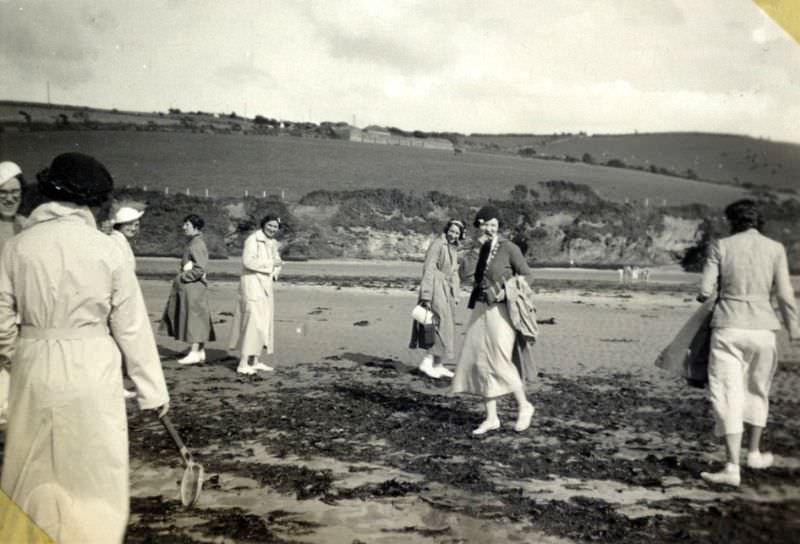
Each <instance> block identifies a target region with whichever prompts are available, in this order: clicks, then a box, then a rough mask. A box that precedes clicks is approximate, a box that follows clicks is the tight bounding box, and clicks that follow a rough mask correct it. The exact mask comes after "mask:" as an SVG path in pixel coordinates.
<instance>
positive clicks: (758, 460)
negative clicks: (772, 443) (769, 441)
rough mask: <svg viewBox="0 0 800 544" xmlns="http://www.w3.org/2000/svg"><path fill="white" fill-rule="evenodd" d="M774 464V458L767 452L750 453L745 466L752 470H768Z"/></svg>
mask: <svg viewBox="0 0 800 544" xmlns="http://www.w3.org/2000/svg"><path fill="white" fill-rule="evenodd" d="M774 462H775V457H774V456H773V455H772V454H771V453H769V452H763V453H762V452H760V451H751V452H750V453H748V454H747V466H748V467H750V468H754V469H762V468H768V467H771V466H772V463H774Z"/></svg>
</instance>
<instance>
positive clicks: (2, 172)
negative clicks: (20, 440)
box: [0, 161, 25, 425]
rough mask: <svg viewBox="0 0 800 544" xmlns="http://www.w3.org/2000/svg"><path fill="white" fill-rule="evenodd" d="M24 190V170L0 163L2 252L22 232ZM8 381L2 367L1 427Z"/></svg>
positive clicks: (0, 231) (0, 387)
mask: <svg viewBox="0 0 800 544" xmlns="http://www.w3.org/2000/svg"><path fill="white" fill-rule="evenodd" d="M24 188H25V178H24V177H23V175H22V169H20V167H19V166H18V165H17V164H16V163H13V162H11V161H3V162H0V250H2V249H3V246H4V245H5V243H6V242H7V241H8V240H10V239H11V237H12V236H14V235H15V234H17V233H18V232H19V231H21V230H22V227H23V221H22V217H21V216H19V215H17V211H18V210H19V204H20V202H21V201H22V191H23V190H24ZM8 380H9V376H8V371H7V370H6V369H5V368H2V367H0V425H4V424H5V422H6V411H7V410H8Z"/></svg>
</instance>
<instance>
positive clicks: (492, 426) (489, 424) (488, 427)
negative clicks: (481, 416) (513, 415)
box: [472, 418, 500, 436]
mask: <svg viewBox="0 0 800 544" xmlns="http://www.w3.org/2000/svg"><path fill="white" fill-rule="evenodd" d="M499 428H500V420H499V419H497V418H495V419H493V420H491V421H490V420H488V419H486V420H484V421H483V423H481V424H480V425H479V426H478V428H477V429H475V430H474V431H472V434H474V435H475V436H480V435H482V434H486V433H488V432H489V431H494V430H497V429H499Z"/></svg>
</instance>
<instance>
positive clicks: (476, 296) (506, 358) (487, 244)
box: [452, 206, 534, 435]
mask: <svg viewBox="0 0 800 544" xmlns="http://www.w3.org/2000/svg"><path fill="white" fill-rule="evenodd" d="M474 225H475V227H477V228H478V229H479V232H480V236H479V238H478V241H479V242H480V243H481V249H480V252H479V255H478V262H477V264H476V266H475V277H474V281H473V288H472V293H471V295H470V299H469V304H468V305H467V307H468V308H470V309H472V315H471V316H470V321H469V325H468V326H467V333H466V337H465V339H464V346H463V347H462V350H461V355H460V356H459V358H458V363H457V364H456V372H455V376H454V377H453V385H452V387H453V389H452V390H453V392H454V393H469V394H473V395H478V396H480V397H481V398H483V401H484V403H485V406H486V419H485V420H484V421H483V422H482V423H481V424H480V425H479V426H478V428H476V429H475V430H474V431H472V433H473V434H475V435H482V434H484V433H487V432H489V431H493V430H495V429H499V428H500V418H499V417H498V415H497V399H498V398H499V397H501V396H503V395H507V394H509V393H510V394H513V395H514V398H515V399H516V401H517V408H518V412H517V422H516V425H515V426H514V430H516V431H518V432H521V431H524V430H525V429H527V428H528V427H529V426H530V423H531V418H532V416H533V413H534V407H533V405H532V404H531V403H530V402H528V398H527V396H526V394H525V386H524V383H523V379H522V377H521V375H520V371H519V370H518V369H517V367H516V366H515V365H514V362H513V361H512V357H513V352H514V347H515V341H516V331H515V328H514V325H513V324H512V322H511V318H510V316H509V312H508V308H507V307H506V303H505V282H506V280H508V279H510V278H512V277H513V276H526V275H528V274H530V268H528V264H527V263H526V262H525V258H524V257H523V255H522V252H521V251H520V249H519V247H517V246H516V245H515V244H514V243H512V242H510V241H509V240H506V239H504V238H501V237H500V236H498V233H497V231H498V229H499V227H500V218H499V213H498V211H497V210H496V209H495V208H493V207H491V206H484V207H483V208H481V209H480V210H479V211H478V213H477V215H476V217H475V223H474Z"/></svg>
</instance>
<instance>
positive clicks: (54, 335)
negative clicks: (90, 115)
mask: <svg viewBox="0 0 800 544" xmlns="http://www.w3.org/2000/svg"><path fill="white" fill-rule="evenodd" d="M38 179H39V190H40V192H41V193H42V195H43V196H44V197H46V198H47V199H48V201H47V202H45V203H44V204H41V205H40V206H38V207H37V208H36V209H34V210H33V212H32V213H31V215H30V218H29V220H28V225H27V226H26V228H25V230H23V231H22V232H21V233H20V234H19V235H17V236H15V237H14V238H12V239H11V240H10V241H8V242H7V243H6V245H5V247H4V248H3V251H2V255H0V364H9V363H10V365H11V369H12V370H11V395H10V409H9V418H8V429H7V431H6V444H5V451H4V458H3V474H2V484H0V485H1V486H2V489H3V491H4V492H5V493H7V494H8V495H9V496H10V497H11V499H12V500H13V501H14V502H15V503H16V504H17V505H18V506H19V507H20V508H22V510H24V511H25V513H26V514H27V515H28V516H29V517H30V518H31V519H32V521H33V522H34V523H35V524H36V525H38V526H39V527H40V528H41V529H42V530H44V531H45V532H46V533H47V534H48V535H49V536H50V537H51V538H52V539H53V540H54V541H56V542H80V543H81V544H88V543H108V542H122V539H123V536H124V533H125V527H126V525H127V521H128V428H127V416H126V413H125V401H124V400H123V398H122V371H121V369H122V360H121V357H124V358H125V361H126V362H127V365H128V372H129V373H130V375H131V378H132V379H133V381H134V383H135V384H136V391H137V395H138V400H139V407H140V408H141V409H143V410H147V409H159V411H160V413H162V414H163V413H166V409H167V406H168V401H169V396H168V394H167V386H166V383H165V382H164V374H163V372H162V370H161V363H160V362H159V358H158V351H157V350H156V343H155V339H154V338H153V330H152V328H151V326H150V320H149V318H148V317H147V309H146V308H145V304H144V299H143V298H142V293H141V291H140V290H139V284H138V282H137V281H136V277H135V276H134V274H133V270H131V269H130V267H128V266H125V264H124V261H123V256H122V254H121V252H120V251H119V249H117V247H116V245H115V244H114V242H113V241H112V240H111V239H110V238H109V237H108V236H106V235H105V234H103V233H101V232H100V231H99V230H98V229H97V225H96V223H95V218H94V217H93V215H92V211H91V210H90V207H97V206H101V205H102V204H103V203H104V202H105V201H106V199H107V198H108V195H109V193H110V192H111V189H112V188H113V181H112V179H111V175H110V174H109V173H108V171H107V170H106V169H105V167H104V166H103V165H102V164H100V163H99V162H98V161H97V160H95V159H93V158H92V157H89V156H87V155H83V154H80V153H66V154H63V155H59V156H58V157H56V158H55V159H54V160H53V162H52V164H51V165H50V168H49V169H45V170H44V171H43V172H41V173H40V174H39V177H38ZM18 320H19V325H18V324H17V323H18ZM1 535H2V527H0V540H2V538H1Z"/></svg>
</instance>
